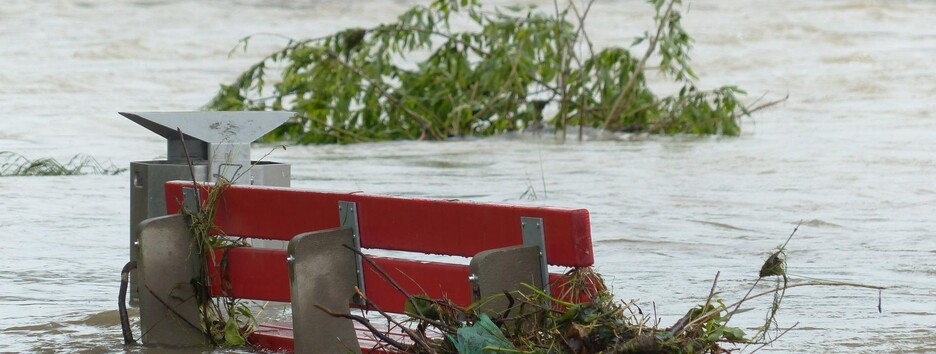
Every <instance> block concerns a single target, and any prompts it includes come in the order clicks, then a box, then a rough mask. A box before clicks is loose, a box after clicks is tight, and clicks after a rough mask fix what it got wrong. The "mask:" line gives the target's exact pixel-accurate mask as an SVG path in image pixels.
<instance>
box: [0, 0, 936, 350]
mask: <svg viewBox="0 0 936 354" xmlns="http://www.w3.org/2000/svg"><path fill="white" fill-rule="evenodd" d="M576 1H578V0H576ZM499 2H500V3H502V4H510V3H513V2H511V1H499ZM524 3H529V1H527V2H524ZM533 3H538V4H540V5H543V6H545V7H546V8H547V9H549V8H550V7H551V5H552V2H551V1H544V0H541V1H533ZM406 7H407V2H404V1H395V2H393V1H360V0H346V1H341V2H330V1H321V0H320V1H310V0H306V1H301V0H300V1H286V0H276V1H261V0H236V1H198V2H195V1H169V0H138V1H116V0H114V1H106V0H96V1H95V0H86V1H77V0H57V1H56V0H48V1H25V0H4V1H3V2H0V151H15V152H19V153H21V154H24V155H26V156H27V157H31V158H41V157H55V158H58V159H64V160H68V159H69V158H70V157H71V156H73V155H74V154H77V153H81V154H88V155H91V156H94V157H96V158H98V159H100V160H103V161H110V162H112V163H114V164H116V165H118V166H124V167H125V166H128V164H129V162H130V161H134V160H150V159H155V158H159V157H160V156H161V155H164V154H165V151H164V149H165V145H164V143H162V139H161V138H160V137H158V136H156V135H154V134H152V133H150V132H149V131H147V130H145V129H143V128H141V127H139V126H136V125H134V124H133V123H132V122H130V121H128V120H126V119H123V118H122V117H120V116H118V115H117V112H118V111H151V110H159V111H174V110H175V111H177V110H196V109H198V108H199V107H200V106H201V105H203V104H204V103H205V102H206V101H207V100H208V99H209V98H210V97H211V96H212V95H213V94H214V93H215V91H216V90H217V88H218V84H219V83H222V82H228V81H230V80H232V79H233V78H234V76H235V75H236V74H238V73H239V72H240V71H241V70H243V69H245V68H246V67H247V66H248V65H250V64H251V63H253V62H254V61H256V60H257V59H258V58H260V57H262V56H263V55H265V54H266V53H268V52H270V51H272V50H274V49H276V48H278V47H279V46H281V45H283V44H284V42H283V41H282V40H281V39H278V38H276V37H259V38H257V39H255V40H254V41H252V42H251V45H250V50H249V51H247V53H237V54H235V55H234V56H232V57H228V52H229V51H230V49H231V48H232V47H233V46H234V45H235V43H236V42H237V41H238V39H240V38H241V37H244V36H246V35H250V34H254V33H276V34H281V35H285V36H289V37H294V38H303V37H314V36H318V35H323V34H327V33H330V32H333V31H335V30H338V29H341V28H344V27H349V26H370V25H374V24H376V23H379V22H382V21H388V20H390V19H392V18H393V17H394V16H395V15H396V14H399V13H401V12H402V11H403V10H404V9H405V8H406ZM933 18H936V2H933V1H859V0H845V1H821V2H819V1H768V0H756V1H749V0H730V1H712V0H696V1H692V2H691V9H690V10H689V12H688V13H687V15H686V16H685V20H684V22H685V26H686V28H687V30H688V31H689V33H691V34H692V35H694V36H695V38H696V40H697V42H696V45H695V50H694V52H693V58H694V66H695V68H696V71H697V73H698V74H699V76H700V77H701V80H700V82H699V85H700V86H701V87H703V88H712V87H716V86H720V85H722V84H733V85H738V86H740V87H742V88H744V89H746V90H747V91H748V92H749V93H750V94H749V95H748V96H747V97H746V99H747V100H748V101H754V100H755V99H757V97H759V96H761V95H766V98H765V99H777V98H781V97H783V96H786V95H787V94H789V96H790V98H789V100H788V101H786V102H785V103H783V104H781V105H778V106H776V107H774V108H771V109H769V110H765V111H761V112H757V114H756V115H755V117H754V118H753V119H747V120H745V122H744V133H743V134H742V135H741V136H740V137H626V136H622V137H615V138H608V137H598V136H597V135H596V134H589V136H588V137H587V139H586V140H587V141H586V142H584V143H578V142H574V141H570V142H567V143H565V144H561V143H558V142H557V141H556V140H555V139H553V138H552V137H551V136H545V137H536V136H532V135H524V134H520V135H511V136H502V137H495V138H490V139H467V140H455V141H445V142H390V143H379V144H357V145H350V146H291V147H289V148H288V149H287V150H286V151H277V152H275V153H273V154H272V155H271V157H270V159H271V160H275V161H281V162H286V163H290V164H292V168H293V170H292V176H293V185H294V186H295V187H300V188H313V189H327V190H343V191H357V190H361V191H366V192H369V193H386V194H392V195H402V196H414V197H440V198H459V199H464V200H474V201H491V202H508V203H518V204H536V205H555V206H566V207H582V208H587V209H588V210H590V212H591V221H592V235H593V240H594V248H595V253H596V265H597V269H598V271H599V272H600V273H602V274H604V275H605V277H606V278H607V280H608V282H609V284H611V285H612V287H613V289H614V292H615V295H616V296H617V297H618V298H620V299H622V300H629V299H639V301H638V304H640V305H641V307H642V308H643V309H644V310H645V311H650V310H651V309H654V308H655V311H656V315H657V317H659V318H660V321H661V322H662V324H663V325H664V326H668V325H669V324H672V323H673V322H674V321H676V320H677V319H678V318H679V317H681V316H682V315H683V314H684V313H685V312H686V310H687V309H688V308H690V307H692V306H694V305H696V304H699V303H701V302H704V300H705V296H706V295H707V293H708V292H709V289H710V287H711V285H712V281H713V280H714V278H715V275H716V273H717V272H719V271H720V272H721V275H720V278H719V281H718V287H719V289H720V290H721V291H722V293H721V296H722V297H723V298H724V299H725V300H726V302H733V301H735V300H737V299H739V298H740V297H741V296H742V295H743V293H744V292H745V291H746V290H747V287H748V286H749V285H750V284H751V283H752V282H753V280H754V279H755V277H756V276H757V272H758V270H759V268H760V266H761V264H762V262H763V260H764V259H765V258H766V256H767V254H768V253H769V251H771V250H772V249H773V248H774V247H776V246H778V245H779V244H781V243H783V241H784V240H785V239H786V238H787V236H788V235H789V234H790V233H791V231H792V230H793V228H794V227H795V226H796V225H797V223H798V222H800V221H802V226H801V227H800V229H799V231H798V232H797V233H796V236H795V237H794V238H793V240H792V241H791V242H790V244H789V246H788V255H789V273H791V274H795V275H796V276H797V277H795V278H796V279H805V278H801V277H802V276H805V277H813V278H820V279H827V280H836V281H849V282H859V283H865V284H874V285H881V286H886V287H887V288H888V289H887V290H885V291H883V295H882V298H881V301H882V310H883V312H881V313H879V312H878V301H879V298H878V292H877V291H876V290H869V289H858V288H829V287H822V288H818V287H803V288H796V289H791V290H790V291H788V292H787V298H786V299H785V301H784V302H783V306H782V309H781V310H780V312H779V319H778V321H779V324H780V325H781V326H783V327H789V326H793V325H794V324H796V327H795V328H794V329H793V330H791V331H789V332H788V333H787V334H786V335H785V336H783V337H782V338H780V340H778V341H777V342H776V343H774V344H773V345H772V346H770V347H768V348H766V350H768V351H771V352H790V353H797V352H799V353H805V352H829V353H839V352H864V353H879V352H907V353H925V352H936V218H934V217H936V103H934V102H936V25H933V23H934V22H933ZM589 21H590V22H589V24H590V27H589V29H590V31H589V33H590V36H591V38H592V39H593V40H595V42H596V43H597V44H598V45H600V46H604V45H629V44H630V42H631V41H632V39H633V38H634V37H635V36H637V35H639V34H641V33H643V31H644V30H646V29H648V28H649V27H650V25H651V23H650V21H649V7H648V6H647V5H645V4H644V3H642V2H640V1H601V0H599V1H598V2H597V4H596V5H595V8H594V9H593V11H592V13H591V17H590V19H589ZM659 86H660V87H661V88H665V87H666V85H659ZM269 150H270V147H266V146H256V147H255V148H254V157H255V158H256V157H259V156H261V155H262V154H264V153H266V152H267V151H269ZM128 179H129V177H128V176H127V174H126V173H124V174H122V175H117V176H75V177H4V178H0V352H49V353H52V352H75V353H84V352H92V353H109V352H120V351H124V350H130V351H133V352H137V351H140V349H139V348H131V349H125V348H124V347H123V345H122V343H121V336H120V327H119V322H118V320H117V315H116V308H117V301H116V299H117V289H118V283H119V279H120V275H119V272H120V268H121V267H122V266H123V264H124V263H125V262H126V261H127V258H128V255H127V254H128V250H127V238H128V231H127V230H128V218H129V211H128V205H129V190H128V187H129V183H128ZM529 192H535V195H536V197H535V199H533V200H531V198H530V196H531V195H532V193H529ZM762 289H766V287H763V288H762ZM749 305H750V306H749V307H751V308H754V310H753V311H750V312H747V313H744V314H742V315H739V316H738V317H736V318H735V320H734V321H735V325H738V326H742V327H745V328H751V327H754V326H757V325H759V324H760V323H761V322H760V321H762V318H763V315H764V313H765V311H766V306H768V305H769V300H764V301H752V302H751V303H750V304H749ZM748 331H749V333H750V332H751V330H750V329H749V330H748ZM136 334H137V335H139V332H138V330H137V331H136ZM749 349H750V348H749Z"/></svg>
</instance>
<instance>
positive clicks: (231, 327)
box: [224, 318, 247, 347]
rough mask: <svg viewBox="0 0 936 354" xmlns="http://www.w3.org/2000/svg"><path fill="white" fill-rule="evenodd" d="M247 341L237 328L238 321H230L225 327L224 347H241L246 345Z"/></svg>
mask: <svg viewBox="0 0 936 354" xmlns="http://www.w3.org/2000/svg"><path fill="white" fill-rule="evenodd" d="M246 342H247V341H246V340H245V339H244V336H242V335H241V333H240V328H238V326H237V321H236V320H235V319H233V318H232V319H229V320H228V322H227V324H225V325H224V345H226V346H229V347H239V346H242V345H244V343H246Z"/></svg>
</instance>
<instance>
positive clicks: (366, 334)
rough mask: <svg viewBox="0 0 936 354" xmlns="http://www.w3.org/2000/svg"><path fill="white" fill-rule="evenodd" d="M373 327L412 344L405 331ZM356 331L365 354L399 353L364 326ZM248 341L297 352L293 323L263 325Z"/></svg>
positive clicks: (253, 344)
mask: <svg viewBox="0 0 936 354" xmlns="http://www.w3.org/2000/svg"><path fill="white" fill-rule="evenodd" d="M371 325H373V326H374V328H377V329H378V330H379V331H381V333H383V334H386V335H387V336H389V337H391V338H393V339H394V340H396V341H397V342H399V343H403V344H412V340H411V339H410V338H409V336H407V335H406V333H403V331H400V330H390V329H389V328H388V327H387V326H386V325H385V324H383V323H379V322H376V321H374V322H371ZM354 330H355V331H356V332H357V339H358V344H359V345H360V347H361V351H362V352H363V353H364V354H389V353H398V352H397V351H394V350H391V349H393V348H392V347H386V344H385V343H380V342H379V341H378V340H377V338H375V336H374V335H373V334H372V333H371V332H370V330H368V329H367V327H364V325H362V324H360V323H357V322H354ZM427 335H428V336H430V338H441V337H442V335H441V334H439V333H434V332H431V331H430V332H427ZM247 341H248V342H249V343H250V344H251V345H252V346H254V347H255V348H259V349H264V350H267V351H273V352H287V353H292V352H294V351H295V342H294V341H293V330H292V323H286V322H274V323H261V324H259V325H257V328H256V329H255V330H254V332H253V333H252V334H251V335H250V337H249V338H247Z"/></svg>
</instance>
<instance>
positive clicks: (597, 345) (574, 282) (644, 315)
mask: <svg viewBox="0 0 936 354" xmlns="http://www.w3.org/2000/svg"><path fill="white" fill-rule="evenodd" d="M797 228H798V226H797ZM795 232H796V231H795V230H794V232H793V233H794V234H795ZM792 237H793V234H791V235H790V238H792ZM787 242H789V239H787ZM785 249H786V243H784V244H783V245H782V246H780V247H778V249H777V250H776V251H775V252H772V253H771V254H770V255H769V256H768V257H767V260H766V261H765V262H764V265H763V266H762V271H761V274H760V276H759V277H758V279H757V280H755V282H754V285H753V286H752V287H751V290H753V289H754V287H755V286H756V285H757V283H758V282H759V281H760V280H761V279H767V278H772V277H777V278H778V285H777V286H776V287H775V288H774V289H771V290H768V291H765V292H762V293H758V294H754V295H751V291H748V293H747V294H746V295H745V296H744V297H743V298H741V299H740V300H738V301H736V302H734V303H731V304H726V303H725V302H724V300H723V299H721V298H719V292H718V291H717V290H716V289H717V285H718V276H719V274H716V275H715V280H714V282H713V284H712V289H711V291H710V292H709V294H708V296H707V297H705V299H704V302H703V303H702V304H700V305H698V306H696V307H693V308H691V309H689V311H688V312H687V313H686V315H685V316H683V317H682V318H680V319H679V320H677V321H676V322H675V323H673V324H672V325H670V326H668V327H664V326H661V323H659V319H658V318H657V317H656V314H655V309H653V310H652V311H647V309H642V308H640V306H638V305H637V303H636V301H634V300H632V301H629V302H624V301H619V300H615V299H614V297H613V295H612V294H611V292H610V291H609V290H608V289H607V287H606V286H604V283H603V281H602V280H601V277H600V276H599V275H598V274H597V273H595V272H594V271H593V270H592V269H591V268H579V269H574V270H572V271H570V272H569V273H567V274H566V276H565V277H564V279H565V280H563V281H565V282H567V283H566V284H563V286H562V287H561V288H564V289H568V290H567V291H566V292H565V293H563V294H558V295H556V296H550V295H548V294H546V293H545V292H543V291H541V290H539V289H536V288H532V287H528V288H529V290H530V291H529V292H527V294H526V295H525V294H523V293H521V292H511V293H503V294H498V295H494V296H492V298H493V297H506V298H507V300H508V303H509V304H510V305H509V306H508V307H507V309H506V310H505V311H503V312H502V313H495V314H489V313H484V312H482V311H480V309H479V308H480V305H479V304H482V303H484V302H486V301H489V300H491V298H487V299H481V300H480V301H478V302H476V303H475V304H472V305H471V306H469V307H467V308H463V307H460V306H458V305H455V304H453V303H452V302H451V301H448V300H444V299H443V300H430V299H426V298H423V297H419V296H411V295H409V294H406V293H405V292H404V295H406V296H407V297H408V298H409V299H410V300H409V304H407V305H408V306H407V309H408V310H407V315H409V316H410V318H409V319H408V320H406V321H404V322H405V323H408V324H409V325H410V327H411V328H415V330H409V331H407V335H408V336H410V337H411V339H412V341H411V342H408V343H412V344H406V343H403V342H400V341H398V340H392V339H389V338H388V337H386V336H383V337H380V336H379V334H380V333H376V332H377V331H378V330H376V329H374V328H373V327H372V326H369V327H370V328H371V330H372V331H375V335H377V337H378V338H383V340H384V343H382V345H384V346H385V347H392V348H394V349H396V350H399V351H403V352H408V353H444V354H454V353H462V354H464V353H470V354H481V353H574V354H586V353H712V354H717V353H730V352H737V351H748V350H747V348H750V346H754V347H755V348H754V349H753V350H751V351H757V350H759V349H761V348H762V347H764V346H766V345H769V344H771V343H773V342H774V341H775V340H777V339H778V338H779V337H780V336H782V335H783V334H784V333H786V331H789V330H790V329H792V327H790V328H779V327H778V324H777V322H776V321H775V315H776V313H777V310H778V309H779V305H780V299H782V297H783V294H784V292H785V291H786V290H787V289H790V288H794V287H802V286H849V287H862V288H871V289H878V290H879V291H880V290H881V289H884V288H883V287H879V286H873V285H864V284H856V283H847V282H836V281H807V282H801V283H795V284H791V283H789V282H788V278H787V274H786V259H785V258H786V254H785V252H784V251H785ZM371 264H372V265H373V263H371ZM379 273H381V274H383V275H384V276H385V277H386V273H385V272H383V271H379ZM390 282H391V283H392V282H393V281H392V280H390ZM398 289H400V291H401V292H402V291H403V290H402V289H401V288H398ZM763 296H774V301H773V303H772V305H771V306H770V308H769V309H768V315H767V321H766V323H765V324H764V326H762V327H760V328H757V331H756V333H755V334H753V335H749V334H748V333H746V332H745V331H744V330H742V329H741V328H739V327H735V326H730V325H729V321H730V320H731V318H732V316H733V315H734V314H735V313H737V312H738V311H739V308H740V307H741V306H742V305H743V304H745V303H747V302H748V301H750V300H752V299H755V298H759V297H763ZM569 299H583V300H585V301H569ZM365 300H366V299H365ZM879 301H880V299H879ZM410 304H413V305H412V306H410ZM413 309H421V311H416V310H413ZM323 310H325V309H323ZM378 311H379V310H378ZM329 313H330V312H329ZM381 314H383V315H384V316H386V317H387V318H388V320H390V319H391V317H390V315H388V314H386V313H383V312H381ZM332 315H333V316H341V317H346V318H351V319H353V320H356V321H359V322H360V321H367V320H366V319H364V318H363V317H359V316H353V315H352V316H348V315H342V314H332ZM391 321H392V322H393V320H391ZM795 326H796V325H794V327H795ZM771 331H773V332H776V333H777V334H776V335H774V336H769V335H768V334H769V333H770V332H771ZM433 333H441V334H442V336H441V337H440V336H439V335H437V334H433Z"/></svg>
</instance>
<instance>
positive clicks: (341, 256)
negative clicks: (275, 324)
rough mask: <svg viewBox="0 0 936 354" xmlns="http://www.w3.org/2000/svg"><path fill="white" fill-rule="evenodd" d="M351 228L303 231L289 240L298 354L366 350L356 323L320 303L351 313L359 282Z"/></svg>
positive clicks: (358, 351)
mask: <svg viewBox="0 0 936 354" xmlns="http://www.w3.org/2000/svg"><path fill="white" fill-rule="evenodd" d="M353 237H354V232H353V230H352V229H351V228H350V227H347V228H339V229H331V230H325V231H317V232H308V233H303V234H299V235H297V236H296V237H294V238H293V239H292V240H291V241H289V246H288V250H287V253H288V256H287V261H288V263H289V283H290V286H289V288H290V295H291V298H292V315H293V331H295V333H302V335H299V336H296V337H295V348H296V353H348V352H352V353H360V352H361V349H360V346H359V345H358V340H357V335H356V334H355V331H354V324H353V323H352V322H351V321H350V320H348V319H345V318H337V317H332V316H330V315H328V314H327V313H325V312H324V311H322V310H321V309H318V308H316V307H315V305H319V306H321V307H324V308H326V309H328V310H329V311H331V312H334V313H343V314H350V313H351V309H350V306H349V303H351V301H352V299H353V297H354V295H355V291H354V287H355V286H356V285H357V282H358V278H357V261H356V259H355V254H354V253H353V252H351V250H348V249H346V248H345V247H344V246H343V245H347V246H348V247H354V239H353Z"/></svg>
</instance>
